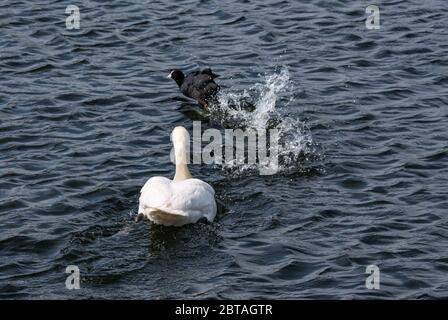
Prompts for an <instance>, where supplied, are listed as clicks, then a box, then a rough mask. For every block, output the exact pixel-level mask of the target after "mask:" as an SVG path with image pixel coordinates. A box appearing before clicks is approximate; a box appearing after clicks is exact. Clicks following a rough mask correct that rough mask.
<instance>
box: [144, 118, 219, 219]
mask: <svg viewBox="0 0 448 320" xmlns="http://www.w3.org/2000/svg"><path fill="white" fill-rule="evenodd" d="M189 139H190V136H189V134H188V131H187V130H186V129H185V128H184V127H176V128H174V130H173V132H172V133H171V140H172V141H173V145H174V154H175V162H176V174H175V175H174V179H173V180H170V179H167V178H165V177H152V178H150V179H149V180H148V181H147V182H146V183H145V185H144V186H143V188H142V190H141V191H140V193H141V194H140V200H139V208H138V215H139V216H142V215H143V216H144V217H146V218H148V219H149V220H151V221H153V222H154V223H157V224H162V225H165V226H182V225H184V224H188V223H195V222H197V221H198V220H199V219H201V218H206V219H207V220H208V221H210V222H211V221H213V219H214V218H215V215H216V202H215V191H214V190H213V188H212V187H211V186H210V185H209V184H208V183H206V182H204V181H202V180H199V179H193V178H192V177H191V175H190V172H189V171H188V166H187V147H188V145H189Z"/></svg>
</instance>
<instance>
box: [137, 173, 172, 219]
mask: <svg viewBox="0 0 448 320" xmlns="http://www.w3.org/2000/svg"><path fill="white" fill-rule="evenodd" d="M170 185H171V180H170V179H167V178H165V177H153V178H151V179H149V180H148V181H146V183H145V185H144V186H143V188H142V190H141V191H140V200H139V202H140V207H142V208H160V207H163V206H165V205H166V204H167V203H169V202H170V199H171V195H172V190H171V186H170ZM139 211H140V210H139Z"/></svg>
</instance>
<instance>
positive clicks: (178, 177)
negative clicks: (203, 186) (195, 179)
mask: <svg viewBox="0 0 448 320" xmlns="http://www.w3.org/2000/svg"><path fill="white" fill-rule="evenodd" d="M174 154H175V157H176V174H175V175H174V179H173V180H174V181H182V180H186V179H191V178H192V177H191V174H190V171H189V170H188V165H187V148H186V146H184V145H182V146H176V145H175V146H174Z"/></svg>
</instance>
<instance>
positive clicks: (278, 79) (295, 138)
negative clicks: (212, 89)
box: [210, 68, 314, 174]
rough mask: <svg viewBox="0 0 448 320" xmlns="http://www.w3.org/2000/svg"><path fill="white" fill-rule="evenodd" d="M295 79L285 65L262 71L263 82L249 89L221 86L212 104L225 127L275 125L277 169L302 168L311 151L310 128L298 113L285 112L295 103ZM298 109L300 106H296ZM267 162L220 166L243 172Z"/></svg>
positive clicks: (282, 170)
mask: <svg viewBox="0 0 448 320" xmlns="http://www.w3.org/2000/svg"><path fill="white" fill-rule="evenodd" d="M295 102H296V101H295V99H294V83H293V82H292V81H291V80H290V75H289V71H288V69H287V68H282V69H279V70H278V71H277V72H274V73H273V74H269V75H265V76H264V79H263V82H261V83H257V84H255V85H254V86H252V87H251V88H249V89H248V90H244V91H242V92H233V91H230V90H223V91H222V92H221V94H220V96H219V103H218V104H217V105H214V106H211V108H210V109H211V110H210V112H211V117H212V119H213V120H214V121H217V122H219V123H220V124H221V125H222V126H223V127H225V128H233V129H236V128H242V129H246V130H247V129H255V130H257V131H258V132H261V130H269V129H277V130H278V133H279V150H278V170H277V172H278V173H288V172H297V171H300V170H301V165H302V164H303V160H307V158H308V155H310V154H312V153H313V145H314V144H313V139H312V136H311V132H310V131H309V129H308V128H307V127H306V125H305V124H304V123H303V122H302V121H301V120H300V119H299V116H298V115H297V114H293V113H288V108H287V107H288V106H289V105H293V104H294V103H295ZM296 110H299V108H296ZM272 165H273V164H272V163H269V162H260V163H257V164H255V165H254V164H247V163H237V162H236V161H234V160H233V161H227V162H226V163H225V164H224V166H223V167H222V168H223V170H225V171H230V172H231V173H232V174H242V173H246V172H252V171H254V170H257V171H258V170H260V169H261V168H262V167H264V168H267V167H270V166H272Z"/></svg>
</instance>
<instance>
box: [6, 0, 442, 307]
mask: <svg viewBox="0 0 448 320" xmlns="http://www.w3.org/2000/svg"><path fill="white" fill-rule="evenodd" d="M69 4H77V5H78V6H79V7H80V10H81V28H80V29H79V30H67V29H66V28H65V19H66V17H67V16H68V15H66V14H65V8H66V6H67V5H69ZM369 4H376V5H378V6H379V8H380V10H381V11H380V13H381V28H380V29H379V30H367V29H366V26H365V19H366V16H367V15H366V13H365V8H366V7H367V6H368V5H369ZM447 20H448V4H447V2H446V1H445V0H430V1H424V2H422V1H417V0H412V1H410V0H408V1H375V3H371V2H370V1H364V0H357V1H352V0H350V1H349V0H347V1H341V0H340V1H317V0H307V1H277V0H269V1H263V2H261V1H252V0H245V1H236V0H234V1H208V0H201V1H199V0H186V1H174V0H173V1H167V0H164V1H156V0H151V1H78V2H77V3H72V2H71V1H14V0H8V1H4V0H3V1H0V258H1V259H0V297H1V298H32V299H39V298H51V299H66V298H80V299H82V298H132V299H136V298H144V299H163V298H231V299H240V298H332V299H340V298H393V299H396V298H447V297H448V277H447V272H448V215H447V214H448V186H447V184H448V169H447V160H448V129H447V128H448V107H447V104H448V30H447ZM203 67H212V68H213V70H214V71H215V72H216V73H218V74H220V75H221V77H220V78H218V80H219V83H220V85H221V86H222V87H223V88H224V93H223V99H224V100H226V99H227V100H229V99H232V98H234V97H237V98H239V97H241V96H244V91H245V90H246V92H248V94H249V95H251V97H252V98H253V99H255V100H257V98H259V97H268V98H271V99H267V100H263V101H261V102H259V103H258V104H257V108H258V111H257V112H256V113H255V115H251V114H249V113H247V112H246V111H241V112H239V113H238V112H237V113H236V114H233V115H232V116H231V117H226V118H223V117H220V115H219V113H215V114H214V115H212V116H210V117H208V116H206V115H204V114H203V113H201V112H200V110H199V109H198V108H197V106H196V105H195V104H194V103H192V102H191V101H189V100H187V99H185V98H183V97H182V96H181V95H180V94H179V92H178V90H177V88H176V86H175V84H174V82H171V81H169V80H168V79H166V78H165V76H166V70H167V69H170V68H181V69H183V70H188V71H190V70H194V69H197V68H203ZM257 95H259V96H257ZM224 100H223V101H224ZM223 108H226V106H225V105H224V106H223ZM273 115H275V116H276V117H279V116H280V118H281V119H282V122H281V123H282V124H281V125H282V126H285V127H284V128H286V132H287V136H286V137H285V138H284V142H285V143H288V146H286V147H285V153H284V154H283V156H285V159H286V160H285V159H284V160H285V161H284V162H283V166H282V170H281V171H280V172H278V173H277V174H275V175H273V176H260V175H258V174H256V171H254V170H252V169H251V168H249V169H248V170H246V169H247V168H244V167H238V166H233V167H230V168H229V167H222V166H211V165H205V164H203V165H191V166H190V171H191V172H192V174H193V175H194V176H195V177H198V178H201V179H203V180H205V181H207V182H209V183H210V184H211V185H212V186H213V187H214V188H215V190H216V193H217V197H218V198H219V199H220V200H221V201H222V202H223V203H224V204H225V210H224V212H222V213H220V214H219V215H218V216H217V218H216V220H215V222H213V223H211V224H198V225H190V226H186V227H182V228H166V227H160V226H155V225H152V224H151V223H149V222H140V223H134V217H135V214H136V210H137V206H138V196H139V190H140V188H141V186H142V185H143V184H144V183H145V181H146V180H147V179H148V178H149V177H151V176H154V175H163V176H167V177H171V176H172V175H173V170H174V168H173V165H172V163H171V162H170V158H169V151H170V149H171V145H170V138H169V134H170V130H171V129H172V128H173V127H174V126H175V125H179V124H180V125H184V126H185V127H187V128H188V129H189V130H191V127H192V120H202V122H203V127H204V129H205V128H209V127H214V128H217V129H219V130H223V127H224V126H227V127H229V126H230V127H232V126H234V127H235V126H236V124H237V123H238V121H239V120H241V121H243V122H246V123H251V124H256V125H257V126H258V125H260V121H259V120H260V119H262V120H263V121H264V120H266V119H267V118H270V117H272V116H273ZM291 128H296V130H291ZM371 264H375V265H377V266H378V267H379V268H380V271H381V273H380V274H381V278H380V279H381V280H380V281H381V287H380V289H379V290H368V289H366V287H365V280H366V277H367V276H368V275H367V274H365V270H366V267H367V266H368V265H371ZM68 265H77V266H79V268H80V271H81V289H80V290H71V291H70V290H67V289H66V288H65V279H66V274H65V273H64V272H65V268H66V267H67V266H68Z"/></svg>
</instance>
